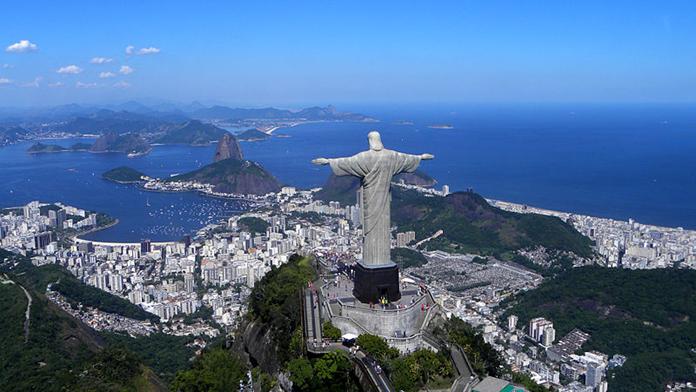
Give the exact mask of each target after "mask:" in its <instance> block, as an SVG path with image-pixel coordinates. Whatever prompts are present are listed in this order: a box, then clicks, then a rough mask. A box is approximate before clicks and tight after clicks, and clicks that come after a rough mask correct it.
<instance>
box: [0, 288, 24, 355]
mask: <svg viewBox="0 0 696 392" xmlns="http://www.w3.org/2000/svg"><path fill="white" fill-rule="evenodd" d="M0 283H2V284H14V285H17V286H18V287H19V288H20V289H22V291H24V295H25V296H26V297H27V310H26V311H25V312H24V343H27V342H28V341H29V320H30V319H31V302H32V298H31V295H29V292H28V291H27V289H25V288H24V287H22V285H21V284H17V283H16V282H14V281H12V280H10V279H8V278H7V277H5V276H4V275H3V276H0Z"/></svg>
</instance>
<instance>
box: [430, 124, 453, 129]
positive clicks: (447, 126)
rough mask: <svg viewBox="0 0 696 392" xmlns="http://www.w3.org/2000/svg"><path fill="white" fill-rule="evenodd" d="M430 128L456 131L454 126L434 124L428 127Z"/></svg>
mask: <svg viewBox="0 0 696 392" xmlns="http://www.w3.org/2000/svg"><path fill="white" fill-rule="evenodd" d="M428 128H431V129H454V126H452V125H451V124H432V125H428Z"/></svg>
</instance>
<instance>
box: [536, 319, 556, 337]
mask: <svg viewBox="0 0 696 392" xmlns="http://www.w3.org/2000/svg"><path fill="white" fill-rule="evenodd" d="M549 327H550V328H551V329H552V330H553V323H552V322H551V321H549V320H547V319H545V318H543V317H537V318H533V319H531V320H530V321H529V336H530V337H531V338H532V339H534V340H535V341H537V342H539V343H543V342H544V331H546V329H547V328H549ZM555 338H556V331H555V330H554V331H553V339H555ZM553 339H552V341H553Z"/></svg>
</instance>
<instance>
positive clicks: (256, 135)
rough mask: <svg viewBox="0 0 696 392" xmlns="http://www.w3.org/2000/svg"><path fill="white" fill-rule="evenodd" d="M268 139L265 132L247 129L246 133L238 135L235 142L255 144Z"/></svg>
mask: <svg viewBox="0 0 696 392" xmlns="http://www.w3.org/2000/svg"><path fill="white" fill-rule="evenodd" d="M269 137H271V135H269V134H267V133H266V132H262V131H259V130H258V129H256V128H252V129H247V130H246V131H244V132H242V133H240V134H238V135H237V140H239V141H241V142H257V141H261V140H266V139H268V138H269Z"/></svg>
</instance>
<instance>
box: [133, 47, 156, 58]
mask: <svg viewBox="0 0 696 392" xmlns="http://www.w3.org/2000/svg"><path fill="white" fill-rule="evenodd" d="M159 52H160V48H155V47H154V46H150V47H147V48H140V50H138V54H139V55H141V56H144V55H148V54H157V53H159Z"/></svg>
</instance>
